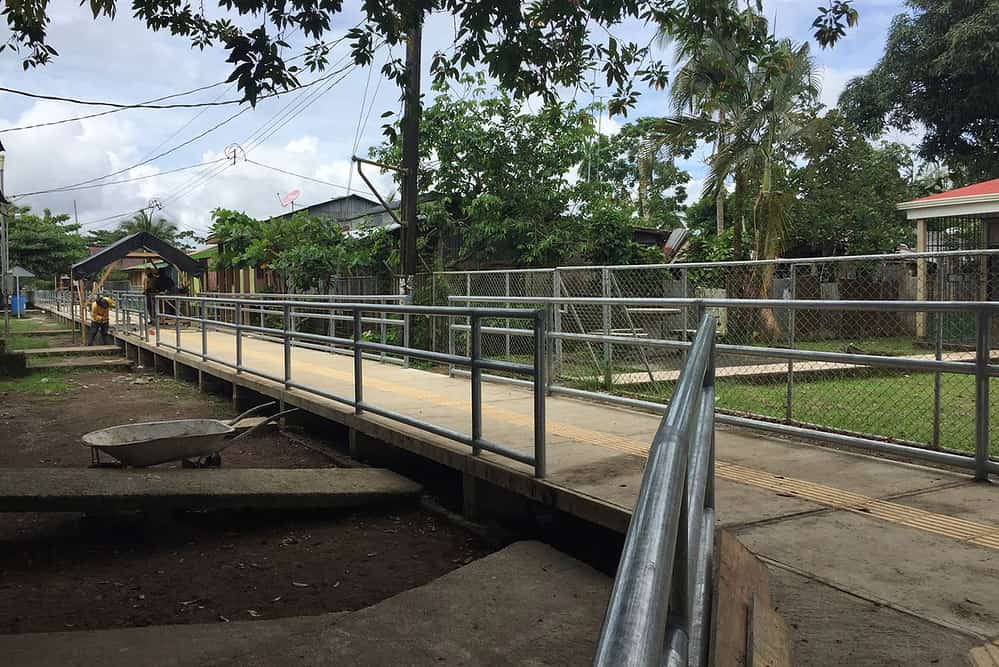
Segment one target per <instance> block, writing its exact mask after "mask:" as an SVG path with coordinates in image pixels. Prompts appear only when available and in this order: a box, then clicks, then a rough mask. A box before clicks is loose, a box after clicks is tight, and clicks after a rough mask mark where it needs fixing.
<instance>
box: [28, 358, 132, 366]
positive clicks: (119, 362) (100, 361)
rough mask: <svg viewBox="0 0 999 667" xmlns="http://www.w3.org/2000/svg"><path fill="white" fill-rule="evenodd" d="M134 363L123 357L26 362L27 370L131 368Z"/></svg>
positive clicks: (37, 359)
mask: <svg viewBox="0 0 999 667" xmlns="http://www.w3.org/2000/svg"><path fill="white" fill-rule="evenodd" d="M134 365H135V362H134V361H132V360H131V359H125V358H124V357H82V358H81V357H63V358H59V357H56V358H54V359H45V358H35V359H32V360H31V361H29V362H28V368H33V369H43V368H131V367H132V366H134Z"/></svg>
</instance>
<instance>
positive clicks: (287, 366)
mask: <svg viewBox="0 0 999 667" xmlns="http://www.w3.org/2000/svg"><path fill="white" fill-rule="evenodd" d="M282 310H283V312H282V318H281V319H282V320H283V321H282V322H281V325H282V326H281V329H282V331H283V332H284V335H283V339H284V388H285V389H288V388H289V387H290V386H291V334H290V333H289V329H288V327H289V322H290V321H291V306H289V305H288V304H287V303H286V304H284V306H283V308H282Z"/></svg>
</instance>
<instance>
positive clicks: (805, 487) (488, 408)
mask: <svg viewBox="0 0 999 667" xmlns="http://www.w3.org/2000/svg"><path fill="white" fill-rule="evenodd" d="M311 370H312V371H313V372H318V373H320V374H323V375H328V376H330V377H334V378H337V379H339V380H343V381H345V382H351V383H352V382H353V374H352V372H343V371H338V370H335V369H332V368H328V367H317V368H313V369H311ZM365 386H370V387H372V388H378V389H381V390H383V391H390V392H394V393H396V394H403V395H406V396H408V397H410V398H416V399H418V400H421V401H426V402H428V403H432V404H434V405H437V406H448V407H457V408H461V409H465V410H467V409H470V405H471V403H470V401H468V400H463V399H447V398H441V397H440V396H438V395H437V394H434V393H431V392H428V391H424V390H420V389H418V388H415V387H412V386H408V385H403V384H398V383H395V382H387V381H383V380H378V379H375V378H365ZM482 410H483V413H488V414H491V415H493V416H494V417H497V418H500V419H503V420H505V421H507V422H508V423H513V424H519V425H523V426H526V427H531V426H533V416H532V415H525V414H522V413H519V412H513V411H511V410H506V409H503V408H500V407H496V406H494V405H489V404H484V405H483V407H482ZM547 427H548V431H549V432H550V433H552V434H556V435H560V436H563V437H566V438H569V439H572V440H576V441H578V442H582V443H586V444H591V445H596V446H599V447H605V448H607V449H613V450H616V451H619V452H623V453H627V454H633V455H635V456H639V457H643V458H644V457H647V456H648V453H649V443H645V442H640V441H637V440H634V439H632V438H629V437H626V436H619V435H616V434H613V433H606V432H603V431H596V430H593V429H589V428H585V427H581V426H577V425H575V424H568V423H565V422H559V421H552V420H549V421H548V422H547ZM715 475H716V476H717V477H718V478H720V479H725V480H728V481H731V482H736V483H739V484H746V485H749V486H755V487H757V488H761V489H766V490H768V491H773V492H775V493H785V494H787V495H790V496H793V497H795V498H801V499H802V500H808V501H811V502H814V503H817V504H819V505H823V506H825V507H830V508H833V509H838V510H844V511H847V512H853V513H855V514H861V515H863V516H867V517H871V518H875V519H880V520H882V521H887V522H889V523H894V524H897V525H902V526H906V527H909V528H913V529H915V530H921V531H923V532H927V533H932V534H934V535H940V536H943V537H949V538H951V539H954V540H958V541H961V542H967V543H969V544H975V545H978V546H982V547H986V548H989V549H996V550H999V526H996V525H991V524H985V523H979V522H977V521H969V520H967V519H960V518H957V517H952V516H948V515H946V514H939V513H937V512H930V511H927V510H923V509H919V508H916V507H910V506H908V505H902V504H900V503H895V502H891V501H887V500H879V499H877V498H872V497H870V496H865V495H862V494H859V493H853V492H852V491H846V490H843V489H839V488H836V487H834V486H829V485H826V484H818V483H816V482H809V481H806V480H801V479H794V478H789V477H784V476H782V475H775V474H773V473H769V472H766V471H763V470H757V469H754V468H748V467H745V466H741V465H737V464H734V463H728V462H725V461H716V463H715Z"/></svg>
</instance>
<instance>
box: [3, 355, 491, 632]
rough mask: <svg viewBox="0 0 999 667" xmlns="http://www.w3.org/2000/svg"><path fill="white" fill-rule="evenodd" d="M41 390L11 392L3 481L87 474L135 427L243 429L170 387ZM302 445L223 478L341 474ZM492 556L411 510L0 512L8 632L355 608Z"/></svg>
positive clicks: (266, 440)
mask: <svg viewBox="0 0 999 667" xmlns="http://www.w3.org/2000/svg"><path fill="white" fill-rule="evenodd" d="M31 377H33V378H34V379H33V380H32V381H31V382H30V385H31V388H30V390H27V391H25V390H18V385H17V383H10V382H7V383H5V384H3V385H2V388H0V467H47V466H81V467H82V466H87V465H88V464H89V463H90V454H89V450H88V449H87V448H85V447H83V446H81V445H80V436H81V435H82V434H83V433H85V432H87V431H91V430H94V429H98V428H102V427H106V426H112V425H115V424H120V423H124V422H127V421H129V420H133V421H145V420H154V419H167V418H176V417H196V416H202V417H232V416H235V413H234V411H233V410H232V408H231V405H230V404H229V402H228V401H225V400H222V399H220V398H215V397H210V396H206V395H204V394H200V393H199V392H198V391H197V389H196V388H193V387H192V386H191V385H187V384H183V383H178V382H175V381H174V380H172V379H166V378H163V377H155V378H154V379H151V380H150V381H146V380H140V381H139V382H140V383H134V381H135V379H136V378H137V377H152V376H138V375H135V374H121V373H114V372H106V371H101V372H86V373H71V374H53V375H52V378H51V382H50V383H40V382H41V380H40V379H39V378H37V376H31ZM19 382H20V381H19ZM49 387H51V390H50V389H49ZM305 440H306V441H308V439H305ZM301 442H303V439H302V438H301V437H297V436H296V437H294V438H289V437H287V436H285V435H283V434H281V433H279V432H277V431H273V430H272V431H270V432H268V433H264V434H262V435H259V436H256V435H255V436H251V437H250V438H247V439H245V440H241V441H240V442H239V443H237V444H235V445H233V446H232V447H230V448H229V449H227V450H226V451H225V452H224V453H223V466H224V467H234V466H240V467H286V468H300V467H330V466H333V465H334V464H333V461H332V460H331V459H330V458H329V457H327V456H326V455H324V454H322V453H320V452H317V451H316V450H315V449H313V448H309V447H306V446H303V445H302V444H300V443H301ZM312 442H313V444H314V446H315V447H318V448H320V449H321V448H322V446H323V445H322V443H321V442H318V441H312ZM487 551H488V548H487V547H486V546H485V545H484V544H483V543H482V542H481V541H479V540H478V539H477V538H475V537H473V536H472V535H471V534H469V533H467V532H465V531H463V530H461V529H460V528H457V527H455V526H454V525H452V524H450V523H449V522H447V521H446V520H444V519H442V518H440V517H438V516H437V515H435V514H432V513H429V512H426V511H424V510H422V509H419V508H417V507H413V506H395V507H384V508H379V509H371V510H362V511H347V512H336V513H332V512H325V513H323V512H319V513H317V512H312V513H302V512H283V513H282V512H250V511H244V512H185V513H180V514H176V515H173V516H170V517H162V516H161V517H145V516H143V515H138V514H135V515H117V516H114V517H108V516H102V517H97V516H89V517H88V516H83V515H79V514H30V513H22V514H0V632H40V631H58V630H75V629H95V628H109V627H127V626H140V625H151V624H164V623H205V622H214V621H220V622H225V621H235V620H252V619H255V618H276V617H281V616H295V615H302V614H317V613H323V612H332V611H344V610H354V609H359V608H362V607H365V606H368V605H371V604H374V603H376V602H378V601H380V600H382V599H384V598H386V597H389V596H391V595H394V594H396V593H399V592H401V591H404V590H407V589H409V588H412V587H414V586H419V585H422V584H424V583H427V582H429V581H431V580H433V579H435V578H437V577H439V576H441V575H442V574H445V573H447V572H449V571H450V570H453V569H455V568H456V567H459V566H461V565H462V564H464V563H467V562H469V561H471V560H473V559H475V558H478V557H480V556H482V555H484V554H485V553H486V552H487Z"/></svg>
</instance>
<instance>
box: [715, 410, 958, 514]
mask: <svg viewBox="0 0 999 667" xmlns="http://www.w3.org/2000/svg"><path fill="white" fill-rule="evenodd" d="M715 442H716V447H717V456H718V458H719V459H720V460H723V461H728V462H730V463H738V464H740V465H744V466H748V467H751V468H755V469H758V470H765V471H767V472H771V473H774V474H778V475H784V476H786V477H795V478H797V479H804V480H808V481H812V482H818V483H821V484H832V485H833V486H836V487H837V488H841V489H844V490H847V491H852V492H854V493H860V494H863V495H865V496H871V497H874V498H883V497H885V496H890V495H895V494H899V493H908V492H912V491H920V490H923V489H932V488H937V487H942V486H945V485H949V484H953V483H955V482H960V481H966V480H967V479H968V476H967V475H961V474H959V473H952V472H948V471H945V470H939V469H935V468H928V467H925V466H918V465H912V464H907V463H900V462H897V461H888V460H885V459H878V458H875V457H871V456H865V455H863V454H856V453H853V452H843V451H837V450H833V449H829V448H828V447H821V446H818V445H809V444H805V443H801V442H793V441H789V440H781V439H778V438H772V437H767V436H764V435H759V434H755V433H752V432H750V431H747V430H745V429H733V428H724V427H720V428H718V429H717V432H716V435H715Z"/></svg>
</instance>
